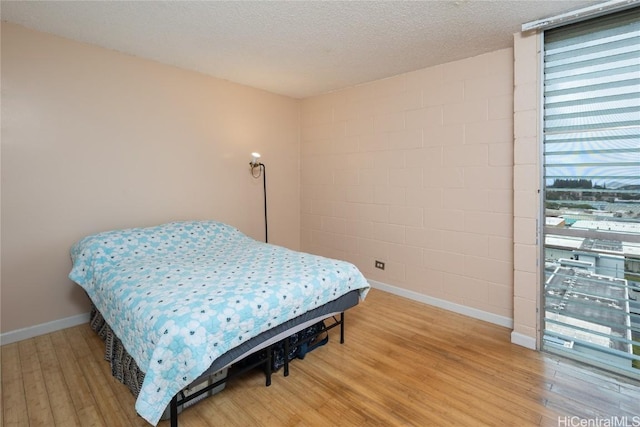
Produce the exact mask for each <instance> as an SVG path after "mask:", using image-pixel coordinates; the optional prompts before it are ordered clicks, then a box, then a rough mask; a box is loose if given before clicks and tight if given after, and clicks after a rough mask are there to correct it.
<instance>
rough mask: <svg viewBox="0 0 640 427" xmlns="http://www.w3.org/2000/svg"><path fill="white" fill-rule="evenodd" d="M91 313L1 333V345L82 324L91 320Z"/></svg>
mask: <svg viewBox="0 0 640 427" xmlns="http://www.w3.org/2000/svg"><path fill="white" fill-rule="evenodd" d="M89 318H90V314H89V313H84V314H78V315H76V316H71V317H67V318H65V319H60V320H53V321H51V322H47V323H41V324H40V325H35V326H29V327H28V328H23V329H17V330H15V331H10V332H5V333H4V334H0V345H4V344H11V343H14V342H18V341H22V340H26V339H29V338H33V337H37V336H39V335H44V334H48V333H50V332H55V331H59V330H61V329H66V328H71V327H72V326H77V325H81V324H83V323H87V322H88V321H89Z"/></svg>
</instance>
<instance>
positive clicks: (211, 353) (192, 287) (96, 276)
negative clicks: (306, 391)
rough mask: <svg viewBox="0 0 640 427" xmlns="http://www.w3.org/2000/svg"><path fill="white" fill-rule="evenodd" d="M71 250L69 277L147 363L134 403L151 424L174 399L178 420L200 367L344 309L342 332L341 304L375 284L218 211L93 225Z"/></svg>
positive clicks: (141, 363)
mask: <svg viewBox="0 0 640 427" xmlns="http://www.w3.org/2000/svg"><path fill="white" fill-rule="evenodd" d="M71 258H72V262H73V266H72V270H71V272H70V274H69V277H70V278H71V279H72V280H73V281H74V282H76V283H78V284H79V285H80V286H81V287H82V288H83V289H84V290H85V291H86V293H87V295H88V296H89V298H90V300H91V302H92V304H93V306H94V307H95V312H96V313H99V314H100V316H101V319H103V320H104V323H105V325H107V326H108V328H109V330H110V331H112V332H113V335H115V337H117V339H118V343H119V344H121V346H122V348H123V350H124V351H126V353H127V354H128V355H130V357H131V359H133V361H135V364H136V366H137V368H139V370H140V371H141V372H142V373H143V377H144V379H143V380H142V383H141V385H140V388H139V392H138V394H137V399H136V405H135V408H136V411H137V412H138V414H139V415H140V416H142V417H143V418H144V419H145V420H147V421H148V422H149V423H150V424H153V425H156V424H157V423H158V422H159V420H160V418H161V417H162V415H163V413H164V412H165V410H166V408H167V407H168V406H169V407H171V418H172V425H177V414H176V403H177V402H178V396H179V393H180V392H181V391H182V390H183V389H185V388H186V387H188V386H189V385H191V384H193V383H194V382H197V381H198V380H199V379H201V378H202V377H203V375H207V374H209V373H211V372H216V371H218V370H220V369H222V368H225V367H228V366H230V365H232V364H233V363H235V362H237V361H238V360H240V359H242V358H243V357H244V356H246V355H247V354H250V353H255V352H256V351H259V350H264V349H265V348H269V346H270V345H271V344H273V343H275V342H276V341H278V340H281V339H283V337H286V336H288V335H289V334H290V333H292V332H295V331H300V330H301V329H302V328H305V327H307V326H309V325H311V324H314V322H317V321H318V319H322V318H327V317H332V318H336V316H339V317H340V318H339V319H338V322H337V323H336V325H339V326H340V327H341V329H342V333H343V332H344V329H343V328H344V317H343V316H344V311H345V310H347V309H348V308H350V307H353V306H354V305H357V304H358V302H359V301H361V300H363V299H364V298H365V296H366V294H367V292H368V290H369V284H368V283H367V281H366V279H365V278H364V277H363V276H362V274H361V273H360V272H359V271H358V269H357V268H356V267H355V266H354V265H352V264H350V263H347V262H344V261H338V260H333V259H329V258H324V257H320V256H316V255H311V254H307V253H303V252H297V251H292V250H289V249H286V248H283V247H280V246H276V245H271V244H265V243H262V242H258V241H256V240H254V239H251V238H250V237H248V236H246V235H244V234H243V233H241V232H240V231H239V230H237V229H236V228H234V227H231V226H229V225H226V224H223V223H220V222H216V221H184V222H173V223H169V224H163V225H159V226H155V227H146V228H134V229H127V230H114V231H108V232H104V233H99V234H95V235H92V236H88V237H85V238H84V239H82V240H80V241H79V242H78V243H76V244H75V245H74V246H73V247H72V248H71ZM341 337H342V334H341ZM341 339H342V338H341ZM268 381H269V380H268V379H267V383H268ZM170 403H171V404H170Z"/></svg>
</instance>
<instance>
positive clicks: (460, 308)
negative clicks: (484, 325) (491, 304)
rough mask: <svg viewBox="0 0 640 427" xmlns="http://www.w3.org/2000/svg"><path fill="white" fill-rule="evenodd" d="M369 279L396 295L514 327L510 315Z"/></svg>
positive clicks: (378, 287)
mask: <svg viewBox="0 0 640 427" xmlns="http://www.w3.org/2000/svg"><path fill="white" fill-rule="evenodd" d="M367 281H368V282H369V284H371V286H372V287H373V288H376V289H380V290H383V291H386V292H389V293H391V294H394V295H398V296H401V297H405V298H409V299H411V300H414V301H418V302H422V303H425V304H429V305H432V306H434V307H438V308H443V309H445V310H449V311H453V312H454V313H459V314H463V315H465V316H469V317H473V318H474V319H479V320H483V321H485V322H489V323H493V324H495V325H499V326H504V327H505V328H513V319H511V318H509V317H505V316H499V315H497V314H493V313H488V312H486V311H482V310H478V309H476V308H472V307H467V306H465V305H460V304H456V303H453V302H450V301H446V300H443V299H439V298H434V297H430V296H428V295H424V294H420V293H418V292H414V291H410V290H407V289H402V288H399V287H397V286H392V285H388V284H386V283H382V282H377V281H375V280H369V279H367Z"/></svg>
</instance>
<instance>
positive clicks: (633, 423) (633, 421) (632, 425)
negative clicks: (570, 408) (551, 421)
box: [558, 415, 640, 427]
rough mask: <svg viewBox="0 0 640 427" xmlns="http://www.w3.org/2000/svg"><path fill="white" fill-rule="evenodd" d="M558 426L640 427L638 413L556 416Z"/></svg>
mask: <svg viewBox="0 0 640 427" xmlns="http://www.w3.org/2000/svg"><path fill="white" fill-rule="evenodd" d="M558 427H640V415H637V416H633V417H627V416H624V417H602V418H600V417H596V418H580V417H558Z"/></svg>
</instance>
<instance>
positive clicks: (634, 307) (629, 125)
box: [543, 8, 640, 372]
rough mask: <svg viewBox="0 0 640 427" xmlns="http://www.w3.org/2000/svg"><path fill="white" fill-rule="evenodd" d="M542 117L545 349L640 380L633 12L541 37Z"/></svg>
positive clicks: (639, 93) (637, 45)
mask: <svg viewBox="0 0 640 427" xmlns="http://www.w3.org/2000/svg"><path fill="white" fill-rule="evenodd" d="M543 117H544V119H543V143H544V187H545V188H544V203H545V216H546V224H547V225H546V226H545V227H544V236H545V291H544V308H545V315H544V324H545V331H544V334H545V335H544V343H545V347H547V346H548V347H557V348H561V349H563V351H568V352H570V353H571V352H574V353H580V354H581V357H582V358H585V359H594V360H598V361H599V362H604V363H606V364H615V365H620V366H621V367H622V369H623V370H624V369H626V368H629V370H630V371H631V372H634V371H633V370H634V369H635V371H637V372H640V342H639V341H640V298H638V297H640V8H634V9H630V10H626V11H623V12H619V13H616V14H612V15H608V16H605V17H599V18H596V19H592V20H589V21H585V22H581V23H577V24H572V25H569V26H566V27H561V28H557V29H553V30H549V31H546V32H545V33H544V116H543ZM636 289H637V291H638V292H636ZM634 298H638V299H634ZM634 352H635V353H637V354H634Z"/></svg>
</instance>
